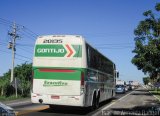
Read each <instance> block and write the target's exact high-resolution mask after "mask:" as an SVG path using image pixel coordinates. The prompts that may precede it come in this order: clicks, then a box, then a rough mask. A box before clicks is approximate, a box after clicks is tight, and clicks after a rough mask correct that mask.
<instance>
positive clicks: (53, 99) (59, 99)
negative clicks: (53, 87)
mask: <svg viewBox="0 0 160 116" xmlns="http://www.w3.org/2000/svg"><path fill="white" fill-rule="evenodd" d="M31 101H32V103H41V104H48V105H65V106H80V107H85V105H84V94H82V95H79V96H58V95H40V94H35V93H31Z"/></svg>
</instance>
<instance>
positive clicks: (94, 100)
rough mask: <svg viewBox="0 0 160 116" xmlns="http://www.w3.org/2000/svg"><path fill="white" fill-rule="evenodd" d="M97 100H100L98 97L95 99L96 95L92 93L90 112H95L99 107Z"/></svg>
mask: <svg viewBox="0 0 160 116" xmlns="http://www.w3.org/2000/svg"><path fill="white" fill-rule="evenodd" d="M99 98H100V95H98V97H96V94H95V93H94V96H93V100H92V106H91V108H90V110H91V111H93V110H96V109H97V108H98V107H99Z"/></svg>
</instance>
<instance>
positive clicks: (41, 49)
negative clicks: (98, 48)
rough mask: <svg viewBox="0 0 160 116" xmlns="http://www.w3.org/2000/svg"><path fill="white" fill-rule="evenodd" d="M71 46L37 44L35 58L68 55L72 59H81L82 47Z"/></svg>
mask: <svg viewBox="0 0 160 116" xmlns="http://www.w3.org/2000/svg"><path fill="white" fill-rule="evenodd" d="M64 46H66V48H65V47H64ZM71 46H72V47H71ZM71 46H70V45H68V44H66V45H62V44H56V45H55V44H54V45H53V44H49V45H46V44H39V45H38V44H37V45H36V47H35V57H64V56H65V55H66V54H70V55H69V56H68V57H70V56H72V55H73V57H82V45H71ZM73 49H74V50H73ZM67 51H68V52H67ZM73 51H75V52H73Z"/></svg>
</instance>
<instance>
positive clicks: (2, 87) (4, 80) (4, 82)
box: [0, 71, 11, 96]
mask: <svg viewBox="0 0 160 116" xmlns="http://www.w3.org/2000/svg"><path fill="white" fill-rule="evenodd" d="M10 72H11V71H8V73H5V74H4V75H3V76H2V77H1V78H0V96H6V94H7V88H8V87H9V86H10V80H9V79H10V78H9V77H10Z"/></svg>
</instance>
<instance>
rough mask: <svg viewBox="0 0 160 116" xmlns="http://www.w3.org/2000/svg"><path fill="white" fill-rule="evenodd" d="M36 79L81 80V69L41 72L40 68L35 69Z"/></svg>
mask: <svg viewBox="0 0 160 116" xmlns="http://www.w3.org/2000/svg"><path fill="white" fill-rule="evenodd" d="M33 78H34V79H53V80H80V78H81V71H79V70H75V71H74V72H41V71H39V69H35V70H34V77H33Z"/></svg>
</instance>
